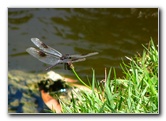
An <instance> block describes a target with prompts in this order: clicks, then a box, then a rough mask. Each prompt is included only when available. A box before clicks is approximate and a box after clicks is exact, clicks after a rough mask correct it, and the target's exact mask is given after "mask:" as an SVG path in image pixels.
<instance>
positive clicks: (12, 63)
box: [8, 8, 158, 80]
mask: <svg viewBox="0 0 166 121" xmlns="http://www.w3.org/2000/svg"><path fill="white" fill-rule="evenodd" d="M33 37H36V38H39V39H40V40H41V41H43V42H45V43H46V44H48V45H50V46H51V47H53V48H55V49H57V50H58V51H60V52H62V53H63V54H66V53H67V54H85V53H89V52H96V51H97V52H99V55H96V56H93V57H91V58H88V59H87V60H86V61H85V62H80V63H76V64H74V65H75V68H76V71H77V72H78V73H79V74H80V75H81V76H82V77H83V78H84V77H85V79H86V75H88V76H89V77H91V73H92V71H91V68H94V69H95V71H96V76H97V79H99V80H100V79H103V78H104V68H105V67H107V68H109V67H115V68H116V71H117V77H122V72H121V70H120V67H119V65H120V63H121V60H122V59H123V60H125V56H129V57H131V56H133V55H134V54H136V53H137V52H140V53H141V52H142V49H143V47H142V44H144V45H145V44H146V43H147V42H149V40H150V37H152V38H153V39H154V41H155V43H156V44H158V9H157V8H156V9H155V8H153V9H150V8H148V9H145V8H144V9H141V8H140V9H134V8H132V9H128V8H126V9H115V8H114V9H111V8H110V9H107V8H97V9H89V8H86V9H81V8H79V9H69V8H68V9H63V8H57V9H51V8H46V9H44V8H24V9H21V8H19V9H15V8H9V9H8V54H9V62H8V64H9V71H10V70H22V71H29V72H44V71H43V70H44V69H45V68H47V67H48V65H45V64H43V63H42V62H39V61H38V60H37V59H35V58H33V57H32V56H30V55H29V54H27V53H26V52H25V50H26V49H27V48H28V47H31V46H34V45H33V44H32V42H31V41H30V39H31V38H33ZM125 61H126V62H127V60H125ZM54 70H55V71H56V72H57V73H60V74H63V75H67V76H72V77H73V78H75V77H74V76H73V74H72V73H71V72H70V71H66V70H64V69H63V67H62V65H58V66H57V67H55V68H54Z"/></svg>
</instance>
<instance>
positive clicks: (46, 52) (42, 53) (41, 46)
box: [26, 38, 98, 70]
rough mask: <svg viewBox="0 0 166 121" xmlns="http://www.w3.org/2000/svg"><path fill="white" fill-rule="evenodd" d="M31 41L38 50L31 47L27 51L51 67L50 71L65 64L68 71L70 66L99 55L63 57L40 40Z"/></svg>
mask: <svg viewBox="0 0 166 121" xmlns="http://www.w3.org/2000/svg"><path fill="white" fill-rule="evenodd" d="M31 41H32V42H33V43H34V44H35V45H36V47H38V48H34V47H29V48H27V49H26V51H27V52H28V53H29V54H30V55H32V56H33V57H35V58H37V59H38V60H40V61H41V62H43V63H46V64H49V65H51V66H49V67H48V68H47V69H46V70H50V69H51V68H53V67H54V66H56V65H58V64H64V67H65V69H66V67H67V69H69V65H70V64H72V63H75V62H80V61H85V60H86V57H89V56H93V55H96V54H98V52H92V53H88V54H84V55H83V54H82V55H81V54H74V55H70V54H65V55H63V54H62V53H60V52H59V51H57V50H56V49H54V48H52V47H50V46H48V45H46V44H45V43H43V42H42V41H41V40H39V39H38V38H31Z"/></svg>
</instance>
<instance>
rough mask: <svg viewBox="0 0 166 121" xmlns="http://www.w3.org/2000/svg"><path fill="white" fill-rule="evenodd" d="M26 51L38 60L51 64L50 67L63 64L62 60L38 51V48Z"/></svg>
mask: <svg viewBox="0 0 166 121" xmlns="http://www.w3.org/2000/svg"><path fill="white" fill-rule="evenodd" d="M26 51H27V52H28V53H29V54H30V55H32V56H33V57H35V58H37V59H38V60H40V61H41V62H43V63H46V64H50V65H56V64H59V63H61V60H60V59H59V57H56V56H53V55H51V54H48V53H44V52H42V51H41V50H38V49H36V48H33V47H30V48H28V49H26Z"/></svg>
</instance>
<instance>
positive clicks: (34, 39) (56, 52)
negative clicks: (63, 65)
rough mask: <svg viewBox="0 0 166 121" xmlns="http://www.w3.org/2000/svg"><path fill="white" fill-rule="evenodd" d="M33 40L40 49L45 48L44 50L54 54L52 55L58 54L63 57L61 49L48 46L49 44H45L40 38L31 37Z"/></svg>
mask: <svg viewBox="0 0 166 121" xmlns="http://www.w3.org/2000/svg"><path fill="white" fill-rule="evenodd" d="M31 41H32V42H33V43H34V44H35V45H36V46H37V47H38V48H39V49H41V50H43V51H44V52H46V53H50V54H52V55H56V56H58V57H62V54H61V53H60V52H59V51H57V50H55V49H53V48H51V47H50V46H48V45H46V44H44V43H43V42H42V41H40V40H39V39H38V38H31Z"/></svg>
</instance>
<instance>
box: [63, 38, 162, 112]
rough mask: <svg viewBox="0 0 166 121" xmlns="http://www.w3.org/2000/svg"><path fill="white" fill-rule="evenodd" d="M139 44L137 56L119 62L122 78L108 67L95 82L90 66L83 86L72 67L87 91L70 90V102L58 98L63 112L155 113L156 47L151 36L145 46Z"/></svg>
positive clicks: (156, 86)
mask: <svg viewBox="0 0 166 121" xmlns="http://www.w3.org/2000/svg"><path fill="white" fill-rule="evenodd" d="M143 47H144V51H143V53H142V55H141V56H140V55H137V56H135V57H134V58H129V57H126V58H127V59H129V60H130V63H129V64H125V63H124V62H122V64H121V69H122V71H123V73H124V75H125V77H124V78H123V79H118V78H116V71H115V69H113V68H110V69H109V72H108V74H107V76H106V77H105V79H104V80H103V81H100V82H99V81H97V80H96V77H95V70H93V69H92V81H91V84H90V86H87V85H86V84H85V83H84V82H83V81H82V80H81V79H80V77H79V76H78V74H77V73H76V71H75V70H74V67H72V71H73V72H74V74H75V75H76V77H77V78H78V80H79V81H80V82H82V84H83V85H84V86H86V87H87V88H88V89H90V90H91V91H88V90H85V89H82V90H81V89H80V90H79V92H78V91H76V90H73V91H72V93H71V103H70V104H69V103H68V104H66V103H65V102H63V101H61V105H62V110H63V113H110V114H112V113H115V114H117V113H118V114H122V113H134V114H135V113H137V114H138V113H148V114H149V113H153V114H158V113H159V110H158V107H159V105H158V101H159V97H158V92H159V91H158V51H157V49H156V47H155V45H154V43H153V40H152V39H151V40H150V42H149V46H148V47H147V48H146V47H145V46H143ZM111 74H113V75H114V77H111ZM111 78H113V79H111Z"/></svg>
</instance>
